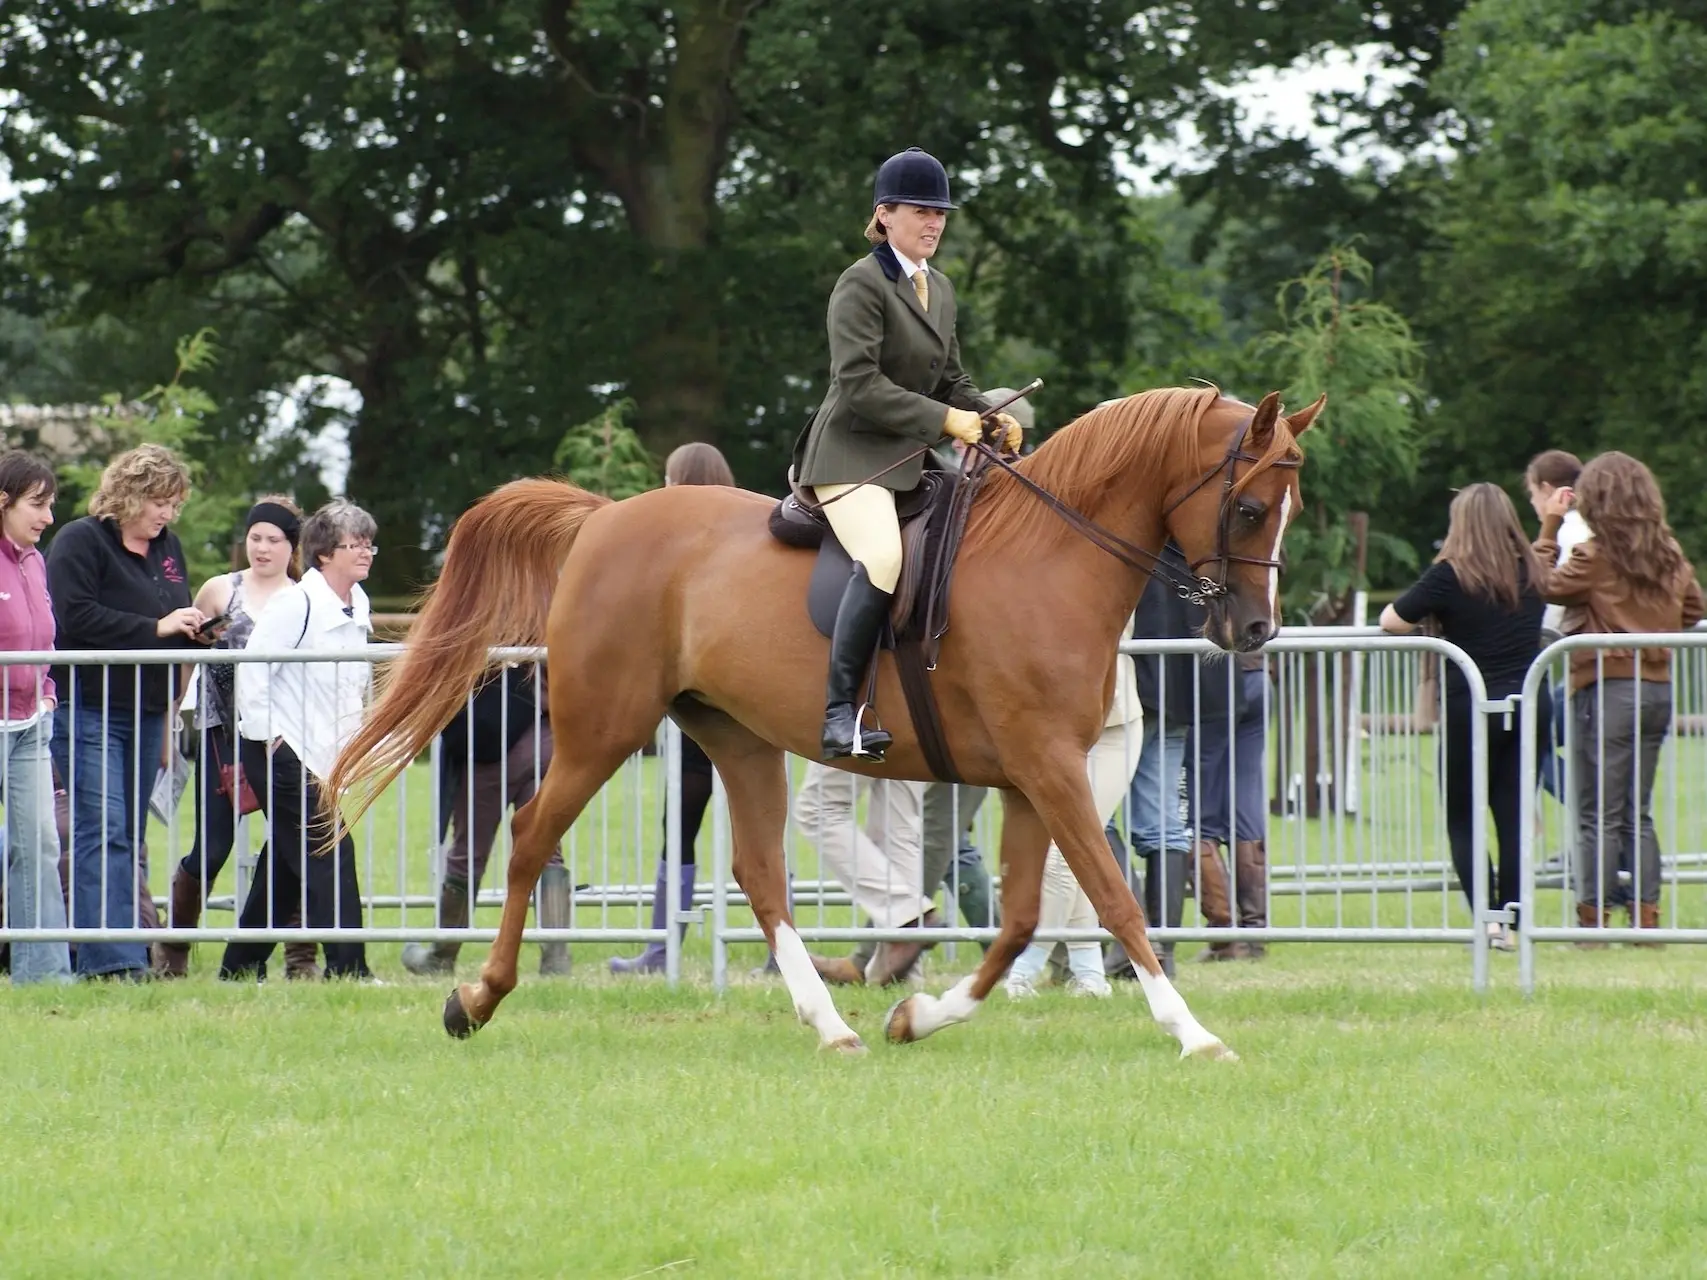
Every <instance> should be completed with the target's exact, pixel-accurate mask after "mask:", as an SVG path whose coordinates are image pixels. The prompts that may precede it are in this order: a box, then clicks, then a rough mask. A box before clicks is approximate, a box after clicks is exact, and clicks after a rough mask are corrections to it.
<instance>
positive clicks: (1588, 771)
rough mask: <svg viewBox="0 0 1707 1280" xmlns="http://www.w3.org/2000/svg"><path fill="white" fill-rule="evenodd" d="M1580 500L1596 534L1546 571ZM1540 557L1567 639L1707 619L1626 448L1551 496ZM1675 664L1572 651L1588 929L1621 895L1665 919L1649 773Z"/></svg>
mask: <svg viewBox="0 0 1707 1280" xmlns="http://www.w3.org/2000/svg"><path fill="white" fill-rule="evenodd" d="M1573 501H1574V503H1575V506H1576V509H1577V510H1578V511H1579V512H1580V513H1581V514H1582V518H1583V520H1584V521H1585V522H1587V524H1588V527H1589V528H1590V529H1592V530H1594V536H1593V537H1592V538H1589V539H1587V540H1586V541H1583V542H1579V543H1577V545H1576V546H1575V547H1573V548H1572V550H1571V553H1570V556H1569V557H1568V558H1567V559H1566V560H1565V562H1564V563H1563V564H1559V565H1557V567H1551V566H1555V565H1556V562H1557V558H1558V551H1559V539H1560V534H1561V531H1562V530H1563V528H1564V521H1565V516H1566V514H1567V513H1568V512H1569V511H1570V510H1571V507H1572V504H1573ZM1535 554H1536V556H1537V557H1539V559H1540V560H1541V562H1542V567H1541V577H1540V580H1539V583H1540V589H1541V594H1542V595H1543V596H1545V597H1546V599H1547V600H1548V601H1550V602H1551V603H1553V604H1560V605H1564V606H1565V615H1564V620H1563V629H1564V631H1565V633H1566V634H1567V635H1585V634H1598V635H1607V634H1614V635H1616V634H1625V635H1628V634H1632V633H1637V632H1644V631H1647V632H1654V631H1682V630H1687V629H1688V628H1690V627H1693V626H1694V625H1695V624H1696V623H1697V622H1699V621H1701V613H1702V600H1701V584H1700V582H1699V581H1698V580H1697V578H1696V575H1695V568H1694V566H1693V565H1691V564H1690V563H1689V560H1688V557H1686V556H1685V555H1684V554H1683V548H1681V547H1680V546H1678V543H1677V539H1676V538H1675V537H1673V536H1672V531H1671V526H1670V525H1669V524H1668V523H1667V522H1666V508H1665V499H1664V498H1663V497H1662V496H1661V495H1660V487H1659V484H1658V483H1657V482H1656V481H1655V480H1654V475H1653V472H1651V471H1649V470H1648V468H1647V467H1645V466H1643V465H1642V463H1640V462H1638V461H1637V460H1636V459H1635V458H1632V457H1630V456H1629V455H1628V454H1623V453H1603V454H1601V455H1600V457H1598V458H1595V459H1594V460H1593V461H1591V462H1590V463H1589V464H1588V465H1587V466H1585V467H1584V468H1583V469H1582V474H1581V476H1579V477H1578V480H1577V485H1576V488H1575V490H1572V489H1568V488H1565V489H1557V490H1555V491H1554V492H1553V493H1552V494H1551V495H1550V496H1549V497H1548V499H1547V502H1546V505H1545V507H1544V508H1543V511H1542V518H1541V536H1540V538H1539V539H1537V541H1536V543H1535ZM1671 661H1672V658H1671V650H1670V649H1641V650H1632V649H1603V650H1596V649H1579V650H1576V651H1575V652H1573V653H1572V654H1571V664H1570V688H1571V716H1572V719H1573V721H1574V723H1575V729H1576V738H1575V748H1574V753H1575V757H1576V759H1575V768H1576V779H1577V783H1576V785H1577V843H1576V854H1577V858H1576V879H1577V923H1578V924H1579V925H1581V926H1583V927H1584V928H1600V927H1602V926H1603V925H1605V923H1606V915H1607V913H1608V911H1610V910H1611V909H1612V908H1613V907H1614V906H1617V905H1619V904H1620V901H1622V904H1623V905H1625V906H1627V907H1628V909H1629V911H1630V924H1631V926H1632V927H1633V928H1639V929H1654V928H1658V927H1659V920H1660V906H1659V903H1660V845H1659V839H1658V837H1657V836H1656V835H1655V833H1654V819H1653V811H1652V801H1653V790H1654V770H1655V768H1656V767H1657V766H1658V763H1659V755H1660V748H1661V746H1663V745H1664V743H1665V739H1666V735H1667V734H1668V733H1669V732H1670V730H1671ZM1490 733H1491V730H1490ZM1492 785H1493V783H1492V782H1491V781H1490V783H1489V786H1490V788H1491V787H1492ZM1621 870H1622V871H1625V872H1627V873H1629V875H1630V877H1631V884H1630V887H1629V889H1628V890H1622V889H1621V888H1620V886H1619V883H1618V873H1619V872H1620V871H1621Z"/></svg>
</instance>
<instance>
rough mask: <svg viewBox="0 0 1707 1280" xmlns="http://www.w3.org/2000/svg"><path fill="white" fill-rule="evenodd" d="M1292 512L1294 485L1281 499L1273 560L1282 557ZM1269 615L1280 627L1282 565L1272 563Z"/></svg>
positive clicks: (1271, 556)
mask: <svg viewBox="0 0 1707 1280" xmlns="http://www.w3.org/2000/svg"><path fill="white" fill-rule="evenodd" d="M1291 514H1292V486H1291V485H1287V486H1286V492H1285V493H1284V494H1283V495H1282V496H1281V499H1280V522H1279V523H1278V524H1277V525H1276V526H1275V529H1274V548H1273V550H1271V551H1270V552H1269V553H1268V558H1269V559H1270V560H1272V561H1279V559H1280V542H1281V539H1283V538H1284V537H1286V521H1287V519H1288V518H1289V517H1290V516H1291ZM1268 616H1269V620H1270V621H1272V622H1273V623H1274V625H1275V629H1276V630H1278V629H1279V627H1280V565H1279V564H1278V563H1275V564H1271V565H1269V567H1268Z"/></svg>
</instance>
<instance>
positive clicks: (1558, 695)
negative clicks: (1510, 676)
mask: <svg viewBox="0 0 1707 1280" xmlns="http://www.w3.org/2000/svg"><path fill="white" fill-rule="evenodd" d="M1582 469H1583V464H1582V460H1581V459H1580V458H1578V457H1577V455H1576V454H1574V453H1566V452H1565V451H1564V450H1563V449H1549V450H1547V451H1546V452H1545V453H1538V454H1536V455H1535V456H1534V457H1533V458H1531V459H1530V460H1529V466H1528V467H1527V468H1526V469H1525V470H1524V473H1523V487H1524V490H1525V491H1526V492H1527V493H1528V494H1529V505H1530V506H1531V507H1532V508H1533V509H1534V511H1535V518H1536V519H1537V520H1545V519H1546V514H1545V512H1546V508H1547V501H1548V499H1549V498H1551V497H1552V496H1553V494H1554V493H1555V492H1556V491H1557V490H1559V489H1569V488H1571V487H1572V486H1573V485H1575V484H1576V482H1577V477H1578V476H1579V475H1581V474H1582ZM1593 536H1594V533H1593V531H1592V530H1590V529H1589V527H1588V522H1587V521H1585V520H1584V519H1583V518H1582V514H1581V513H1580V512H1578V511H1577V510H1576V509H1575V508H1572V509H1571V510H1569V511H1566V512H1565V518H1564V521H1563V522H1562V523H1561V524H1560V525H1559V538H1558V542H1559V554H1558V560H1557V565H1562V564H1564V563H1565V561H1566V560H1567V559H1569V558H1570V554H1571V548H1573V547H1575V546H1576V545H1577V544H1578V543H1579V542H1586V541H1587V540H1588V539H1589V538H1591V537H1593ZM1557 565H1556V566H1555V567H1557ZM1564 617H1565V608H1564V606H1563V605H1557V604H1550V605H1548V606H1547V609H1546V612H1545V613H1543V614H1542V615H1541V643H1542V644H1543V645H1547V644H1551V643H1552V642H1553V641H1555V640H1557V639H1558V638H1559V636H1560V635H1561V634H1563V632H1562V628H1563V626H1564ZM1547 686H1548V697H1547V701H1548V702H1549V703H1550V704H1551V706H1552V715H1553V732H1552V734H1551V735H1550V737H1549V738H1548V739H1547V741H1546V747H1545V749H1544V750H1543V751H1542V753H1541V785H1542V786H1544V787H1545V788H1546V789H1547V790H1548V791H1549V792H1551V793H1552V794H1553V795H1554V796H1555V797H1556V798H1558V799H1561V800H1562V799H1564V796H1565V777H1564V774H1565V770H1564V765H1563V757H1562V756H1561V755H1560V754H1559V752H1560V751H1561V749H1562V748H1563V747H1564V745H1565V686H1564V685H1562V684H1560V683H1559V681H1558V680H1556V679H1555V678H1554V677H1553V676H1552V675H1551V674H1549V676H1548V677H1547Z"/></svg>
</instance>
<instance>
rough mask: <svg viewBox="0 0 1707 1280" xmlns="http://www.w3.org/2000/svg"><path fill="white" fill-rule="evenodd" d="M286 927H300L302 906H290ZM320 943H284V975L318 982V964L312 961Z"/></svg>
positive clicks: (293, 978)
mask: <svg viewBox="0 0 1707 1280" xmlns="http://www.w3.org/2000/svg"><path fill="white" fill-rule="evenodd" d="M285 928H287V929H300V928H302V908H301V907H292V908H291V911H290V919H289V920H287V921H286V922H285ZM319 950H320V944H319V943H316V942H287V943H285V944H284V957H285V977H286V978H289V979H292V980H295V981H308V982H318V981H319V980H320V977H321V974H320V966H319V965H317V964H315V963H314V958H315V956H316V955H317V954H318V953H319Z"/></svg>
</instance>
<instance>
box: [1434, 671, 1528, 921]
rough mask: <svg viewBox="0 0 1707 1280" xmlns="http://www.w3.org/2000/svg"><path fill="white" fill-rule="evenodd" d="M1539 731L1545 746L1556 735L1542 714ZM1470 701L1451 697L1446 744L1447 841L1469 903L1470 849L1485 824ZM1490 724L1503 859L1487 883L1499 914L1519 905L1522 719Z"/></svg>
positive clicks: (1493, 800) (1491, 798)
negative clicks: (1475, 787) (1476, 798)
mask: <svg viewBox="0 0 1707 1280" xmlns="http://www.w3.org/2000/svg"><path fill="white" fill-rule="evenodd" d="M1541 712H1542V714H1541V716H1540V718H1539V723H1538V724H1537V725H1536V729H1537V732H1538V736H1539V737H1540V740H1541V741H1542V742H1546V741H1547V740H1548V735H1549V734H1551V732H1552V716H1551V715H1550V714H1548V708H1547V707H1546V706H1545V705H1544V706H1543V707H1542V708H1541ZM1475 714H1476V713H1475V711H1474V710H1473V709H1472V708H1471V705H1470V700H1469V698H1467V697H1462V698H1460V697H1448V698H1447V701H1446V721H1445V725H1444V731H1443V733H1442V744H1443V746H1444V748H1445V752H1446V769H1445V772H1446V836H1447V839H1448V841H1449V842H1450V843H1451V845H1452V866H1453V868H1454V870H1456V871H1457V872H1458V883H1459V884H1460V885H1461V886H1462V887H1463V890H1464V896H1465V898H1466V899H1468V898H1469V897H1470V886H1471V884H1472V883H1473V878H1474V874H1475V866H1474V864H1473V863H1472V862H1471V860H1470V845H1471V840H1472V838H1473V835H1474V832H1475V829H1476V828H1475V824H1476V823H1478V822H1486V821H1487V819H1486V817H1485V816H1484V815H1483V814H1480V813H1476V812H1474V811H1473V810H1472V807H1471V794H1472V788H1471V785H1470V784H1471V774H1472V769H1471V756H1470V747H1471V740H1472V739H1471V731H1472V729H1473V727H1474V725H1473V722H1472V720H1471V717H1472V716H1473V715H1475ZM1487 720H1488V808H1489V809H1491V810H1492V811H1493V815H1494V835H1495V837H1496V839H1497V840H1498V841H1499V856H1498V859H1497V861H1496V863H1495V868H1496V870H1495V874H1494V875H1493V876H1491V877H1490V878H1489V880H1488V905H1489V906H1490V907H1492V908H1493V909H1495V910H1498V909H1500V908H1501V907H1504V906H1507V905H1515V904H1516V902H1517V899H1518V890H1519V884H1518V880H1519V872H1518V866H1519V863H1518V857H1519V841H1520V836H1521V834H1522V833H1521V830H1520V826H1521V814H1522V808H1521V805H1522V801H1523V794H1522V790H1521V788H1522V785H1523V779H1522V773H1523V770H1522V762H1523V754H1522V753H1523V741H1522V738H1521V737H1520V736H1519V733H1518V717H1517V715H1516V714H1515V713H1514V714H1513V715H1512V717H1511V724H1510V725H1509V726H1507V724H1506V722H1505V718H1504V717H1502V716H1489V717H1488V718H1487Z"/></svg>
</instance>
